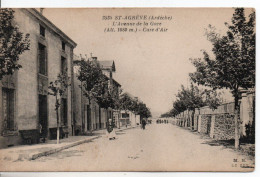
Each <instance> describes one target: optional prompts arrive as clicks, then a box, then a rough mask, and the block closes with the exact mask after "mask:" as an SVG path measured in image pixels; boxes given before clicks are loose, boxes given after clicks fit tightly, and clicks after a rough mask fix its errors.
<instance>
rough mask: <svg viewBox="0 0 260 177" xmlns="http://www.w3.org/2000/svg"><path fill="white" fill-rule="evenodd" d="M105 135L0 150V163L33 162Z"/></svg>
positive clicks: (78, 137)
mask: <svg viewBox="0 0 260 177" xmlns="http://www.w3.org/2000/svg"><path fill="white" fill-rule="evenodd" d="M131 128H134V127H127V128H126V127H123V128H121V129H118V128H116V129H115V131H116V132H119V131H123V130H127V129H131ZM105 134H106V129H102V130H97V131H94V132H93V133H92V135H91V136H70V137H69V138H65V139H60V143H59V144H56V143H57V140H48V141H47V142H46V143H40V144H33V145H20V146H14V147H10V148H6V149H0V161H22V160H35V159H37V158H39V157H42V156H47V155H50V154H53V153H57V152H59V151H62V150H64V149H68V148H70V147H73V146H77V145H80V144H83V143H88V142H91V141H92V140H94V139H97V138H100V137H102V136H104V135H105Z"/></svg>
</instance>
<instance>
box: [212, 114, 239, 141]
mask: <svg viewBox="0 0 260 177" xmlns="http://www.w3.org/2000/svg"><path fill="white" fill-rule="evenodd" d="M234 135H235V119H234V114H218V115H215V126H214V134H213V138H214V139H217V140H228V139H234Z"/></svg>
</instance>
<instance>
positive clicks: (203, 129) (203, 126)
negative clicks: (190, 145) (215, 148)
mask: <svg viewBox="0 0 260 177" xmlns="http://www.w3.org/2000/svg"><path fill="white" fill-rule="evenodd" d="M210 120H211V116H210V115H202V116H201V122H200V124H201V128H200V132H201V133H209V131H208V123H209V121H210ZM210 123H211V122H210Z"/></svg>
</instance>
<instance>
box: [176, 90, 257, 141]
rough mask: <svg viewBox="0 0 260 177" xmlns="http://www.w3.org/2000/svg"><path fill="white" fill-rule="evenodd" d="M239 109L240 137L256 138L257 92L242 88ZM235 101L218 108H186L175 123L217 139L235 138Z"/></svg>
mask: <svg viewBox="0 0 260 177" xmlns="http://www.w3.org/2000/svg"><path fill="white" fill-rule="evenodd" d="M239 103H240V111H239V125H240V126H239V132H240V138H245V139H250V138H253V139H254V131H255V128H254V125H255V105H254V104H255V92H254V90H241V99H240V102H239ZM234 116H235V112H234V103H225V104H222V105H220V106H218V108H217V109H214V110H213V109H211V108H209V107H208V106H206V107H202V108H197V109H195V111H189V110H186V111H184V112H182V113H180V114H178V115H177V116H176V117H175V118H174V124H176V125H178V126H181V127H188V128H189V129H191V130H193V131H197V132H199V133H203V134H208V135H209V136H210V137H211V138H213V139H216V140H229V139H234V138H235V119H234Z"/></svg>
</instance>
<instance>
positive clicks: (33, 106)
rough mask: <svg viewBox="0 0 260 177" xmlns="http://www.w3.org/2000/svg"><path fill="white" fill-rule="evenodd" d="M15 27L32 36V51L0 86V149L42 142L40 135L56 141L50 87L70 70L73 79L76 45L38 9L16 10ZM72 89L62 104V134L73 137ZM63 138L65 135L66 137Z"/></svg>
mask: <svg viewBox="0 0 260 177" xmlns="http://www.w3.org/2000/svg"><path fill="white" fill-rule="evenodd" d="M14 16H15V18H14V24H15V25H18V26H19V29H20V31H21V32H23V33H29V34H30V50H28V51H25V52H24V53H23V54H22V55H21V56H20V61H19V64H21V65H22V68H21V69H20V70H19V71H17V72H15V74H13V75H12V76H6V77H5V78H3V80H2V81H1V82H0V117H1V121H0V132H1V137H0V145H1V147H7V146H12V145H16V144H22V143H25V142H26V141H27V142H33V143H34V142H37V141H39V132H40V131H41V132H42V133H41V134H42V136H45V137H47V138H52V137H55V132H56V131H55V129H56V127H57V119H56V113H55V98H54V97H53V96H50V95H48V84H49V82H51V81H54V80H55V79H56V78H57V75H58V73H63V72H65V70H67V74H68V76H69V77H71V75H72V74H73V73H72V58H73V49H74V48H75V47H76V43H75V42H74V41H73V40H72V39H70V38H69V37H68V36H67V35H66V34H65V33H63V32H62V31H61V30H60V29H59V28H57V27H56V26H55V25H54V24H53V23H51V22H50V21H49V20H48V19H47V18H46V17H44V16H43V15H42V14H41V13H40V12H38V11H37V10H36V9H15V13H14ZM72 113H73V111H72V88H71V87H69V88H68V90H67V93H66V94H65V96H64V97H63V98H62V100H61V110H60V115H61V125H62V132H63V133H65V134H72V128H73V124H72V117H73V115H72ZM63 135H64V134H62V136H63Z"/></svg>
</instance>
